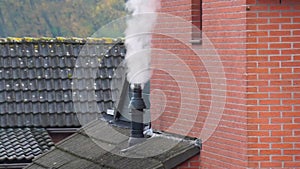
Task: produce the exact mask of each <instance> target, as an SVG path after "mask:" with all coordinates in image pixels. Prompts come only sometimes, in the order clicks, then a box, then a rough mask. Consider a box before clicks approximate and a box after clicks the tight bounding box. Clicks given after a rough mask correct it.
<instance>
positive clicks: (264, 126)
mask: <svg viewBox="0 0 300 169" xmlns="http://www.w3.org/2000/svg"><path fill="white" fill-rule="evenodd" d="M259 129H260V130H280V129H281V125H278V124H262V125H259Z"/></svg>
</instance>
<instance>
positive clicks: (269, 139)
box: [259, 136, 281, 143]
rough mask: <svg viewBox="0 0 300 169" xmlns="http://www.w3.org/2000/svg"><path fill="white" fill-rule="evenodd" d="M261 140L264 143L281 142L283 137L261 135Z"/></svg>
mask: <svg viewBox="0 0 300 169" xmlns="http://www.w3.org/2000/svg"><path fill="white" fill-rule="evenodd" d="M259 140H260V142H262V143H280V142H281V138H280V137H274V136H272V137H260V139H259Z"/></svg>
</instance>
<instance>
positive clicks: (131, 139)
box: [128, 137, 146, 147]
mask: <svg viewBox="0 0 300 169" xmlns="http://www.w3.org/2000/svg"><path fill="white" fill-rule="evenodd" d="M144 141H146V138H135V137H129V140H128V146H129V147H131V146H134V145H136V144H140V143H142V142H144Z"/></svg>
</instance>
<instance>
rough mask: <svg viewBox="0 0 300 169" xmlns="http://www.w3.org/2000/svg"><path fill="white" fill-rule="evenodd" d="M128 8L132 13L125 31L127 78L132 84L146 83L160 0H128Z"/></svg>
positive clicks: (148, 77) (148, 75) (148, 76)
mask: <svg viewBox="0 0 300 169" xmlns="http://www.w3.org/2000/svg"><path fill="white" fill-rule="evenodd" d="M126 8H127V10H128V12H129V13H130V16H128V19H127V29H126V31H125V35H126V37H125V45H126V48H127V53H126V56H125V59H126V63H127V67H128V72H127V79H128V81H129V83H131V84H133V83H140V84H144V83H146V82H147V81H148V80H149V79H150V61H151V38H152V35H151V32H152V29H153V28H154V25H155V23H156V20H157V14H156V11H157V9H158V8H159V0H128V1H127V2H126Z"/></svg>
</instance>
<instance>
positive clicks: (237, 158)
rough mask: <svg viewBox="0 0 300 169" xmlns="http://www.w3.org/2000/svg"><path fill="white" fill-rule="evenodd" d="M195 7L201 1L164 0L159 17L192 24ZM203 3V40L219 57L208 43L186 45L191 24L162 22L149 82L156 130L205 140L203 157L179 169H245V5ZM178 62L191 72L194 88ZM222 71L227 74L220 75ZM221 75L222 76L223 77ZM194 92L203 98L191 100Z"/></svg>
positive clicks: (242, 0) (238, 1)
mask: <svg viewBox="0 0 300 169" xmlns="http://www.w3.org/2000/svg"><path fill="white" fill-rule="evenodd" d="M198 2H199V1H198ZM193 3H197V1H196V0H161V4H162V7H161V10H160V12H164V13H168V14H172V15H176V16H180V17H182V18H184V19H186V20H187V21H189V22H190V21H192V19H193V18H192V17H191V16H192V14H194V13H196V12H192V11H193V10H192V9H193V6H197V5H192V4H193ZM202 3H203V4H202V5H203V7H202V8H203V11H202V13H203V22H202V30H203V34H204V35H203V36H204V37H205V36H207V38H208V39H209V40H210V41H211V42H212V45H213V46H214V47H215V49H216V53H214V52H213V50H214V49H213V47H212V46H211V45H209V43H208V42H207V40H205V41H204V42H203V44H202V45H199V44H198V45H191V44H190V43H188V42H189V40H191V39H192V36H193V34H192V30H193V29H192V27H190V26H189V25H188V24H186V23H184V22H183V21H182V23H181V21H178V20H176V19H175V20H176V21H174V20H172V19H170V18H168V17H159V23H158V25H157V26H156V30H155V32H156V33H155V34H154V39H153V47H154V48H158V49H162V50H161V51H154V52H153V56H152V60H151V61H152V66H153V67H154V69H155V68H156V69H155V70H154V72H153V76H152V78H151V91H152V93H151V115H152V118H153V119H154V121H153V127H154V128H155V129H158V130H163V131H167V132H171V133H177V134H186V133H185V132H187V134H188V135H189V136H192V137H199V138H202V139H203V138H204V140H203V141H204V143H203V149H202V151H201V155H200V158H199V157H198V156H196V157H195V158H193V159H191V160H190V161H188V162H186V163H184V164H182V166H180V167H179V168H199V167H202V168H214V169H215V168H246V167H247V149H246V148H247V131H246V129H247V127H246V126H247V125H246V123H247V113H246V109H247V107H246V19H245V18H246V0H226V1H224V0H222V1H220V0H202ZM194 10H195V9H194ZM197 52H198V53H197ZM195 53H196V54H195ZM198 54H200V57H198ZM217 55H218V57H217ZM176 58H177V59H178V58H179V59H181V61H182V62H183V63H184V64H185V65H186V66H187V67H188V68H189V69H190V70H191V71H192V72H193V73H192V76H194V80H195V81H196V82H195V83H194V82H192V81H190V79H189V77H187V75H188V74H189V73H187V71H185V70H184V69H182V66H181V65H180V64H178V62H176V61H174V60H176ZM215 58H219V59H220V60H217V59H215ZM220 67H222V70H224V71H222V72H220ZM159 68H160V70H159ZM164 69H167V70H164ZM222 74H224V77H222V76H219V75H222ZM218 85H219V86H218ZM216 86H217V87H216ZM222 87H223V89H222V90H221V88H222ZM195 89H197V90H198V92H199V94H198V96H199V98H200V99H199V100H196V101H195V100H193V99H189V98H194V97H195V93H197V92H195ZM224 93H225V94H226V95H225V94H224ZM225 96H226V98H225ZM222 97H223V98H222ZM224 98H225V99H226V100H222V99H224ZM164 104H166V106H165V107H164V106H162V105H164ZM181 104H182V105H181ZM223 104H225V106H224V107H223ZM198 106H199V107H198ZM218 108H220V109H222V113H221V114H220V112H219V110H218ZM223 110H224V111H223ZM161 112H162V113H161ZM157 117H159V118H157ZM219 117H220V118H221V119H219ZM175 123H176V125H174V124H175ZM190 126H191V127H192V128H190ZM215 126H217V127H216V128H215ZM210 132H212V133H213V134H212V135H211V136H210V135H209V134H208V133H210ZM208 136H210V137H208ZM207 137H208V139H207Z"/></svg>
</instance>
